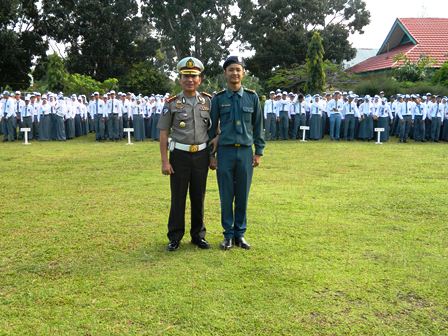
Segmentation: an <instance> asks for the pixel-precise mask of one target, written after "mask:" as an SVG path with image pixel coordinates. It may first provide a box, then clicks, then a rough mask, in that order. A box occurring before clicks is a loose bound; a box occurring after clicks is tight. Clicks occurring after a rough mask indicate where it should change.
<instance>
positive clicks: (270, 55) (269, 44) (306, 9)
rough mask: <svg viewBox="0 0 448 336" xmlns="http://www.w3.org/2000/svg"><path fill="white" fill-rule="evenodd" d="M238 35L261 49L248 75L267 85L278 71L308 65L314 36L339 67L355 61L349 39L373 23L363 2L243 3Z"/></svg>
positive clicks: (281, 0)
mask: <svg viewBox="0 0 448 336" xmlns="http://www.w3.org/2000/svg"><path fill="white" fill-rule="evenodd" d="M238 3H239V7H240V15H239V16H238V19H236V20H235V25H236V26H235V27H236V28H235V29H236V31H237V32H238V34H240V35H241V37H242V38H243V39H244V40H245V41H247V43H246V44H245V45H244V46H245V47H246V48H252V49H255V51H256V53H255V55H254V56H253V57H252V58H251V59H250V60H249V61H248V69H249V70H251V71H252V73H253V74H254V75H256V76H258V77H260V78H261V79H266V78H269V77H270V74H271V71H272V70H273V69H275V68H276V67H288V66H290V65H291V64H303V63H304V62H305V59H306V50H307V45H308V42H309V41H310V40H311V37H312V34H313V32H314V31H319V32H320V33H321V36H322V39H323V46H324V50H325V57H326V58H327V59H329V60H332V61H333V62H336V63H341V62H342V61H343V60H345V59H351V58H353V57H354V55H355V51H354V49H353V48H352V47H351V45H350V43H349V42H348V40H347V38H348V36H349V34H350V33H354V32H360V33H362V32H363V31H362V29H363V27H364V26H365V25H367V24H368V23H369V17H370V13H369V11H367V10H366V5H365V2H364V1H363V0H313V1H306V0H259V1H257V2H256V3H255V2H253V1H252V0H239V1H238Z"/></svg>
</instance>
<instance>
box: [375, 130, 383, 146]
mask: <svg viewBox="0 0 448 336" xmlns="http://www.w3.org/2000/svg"><path fill="white" fill-rule="evenodd" d="M375 132H377V134H378V137H377V141H376V142H375V144H376V145H382V144H383V143H382V142H381V140H380V137H381V132H384V128H379V127H377V128H375Z"/></svg>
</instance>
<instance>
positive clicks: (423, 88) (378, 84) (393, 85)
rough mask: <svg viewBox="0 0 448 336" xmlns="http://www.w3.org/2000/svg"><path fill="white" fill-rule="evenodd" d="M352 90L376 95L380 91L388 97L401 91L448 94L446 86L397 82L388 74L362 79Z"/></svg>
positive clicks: (404, 92) (362, 93) (422, 93)
mask: <svg viewBox="0 0 448 336" xmlns="http://www.w3.org/2000/svg"><path fill="white" fill-rule="evenodd" d="M353 91H354V92H356V93H357V94H359V95H366V94H368V95H371V96H372V95H376V94H378V93H379V92H380V91H384V94H385V95H386V96H387V97H389V96H391V95H394V94H397V93H402V94H412V93H418V94H420V95H424V94H426V93H428V92H431V93H433V94H437V95H443V96H448V87H447V86H444V85H441V84H433V83H431V82H399V81H397V80H396V79H393V78H392V77H388V76H377V77H372V78H369V79H362V80H361V81H360V82H359V83H358V84H357V85H355V86H354V88H353Z"/></svg>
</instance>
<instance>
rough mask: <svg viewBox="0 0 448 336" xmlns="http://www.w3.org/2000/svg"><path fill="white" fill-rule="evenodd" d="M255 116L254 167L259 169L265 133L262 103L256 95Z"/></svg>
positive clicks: (253, 121) (253, 120)
mask: <svg viewBox="0 0 448 336" xmlns="http://www.w3.org/2000/svg"><path fill="white" fill-rule="evenodd" d="M253 99H254V115H253V118H252V125H253V137H254V145H255V155H254V159H253V163H252V165H253V166H254V167H257V166H258V165H259V164H260V160H261V156H263V150H264V147H265V141H264V133H263V113H262V111H261V108H260V101H259V100H258V96H257V95H256V94H255V95H254V98H253Z"/></svg>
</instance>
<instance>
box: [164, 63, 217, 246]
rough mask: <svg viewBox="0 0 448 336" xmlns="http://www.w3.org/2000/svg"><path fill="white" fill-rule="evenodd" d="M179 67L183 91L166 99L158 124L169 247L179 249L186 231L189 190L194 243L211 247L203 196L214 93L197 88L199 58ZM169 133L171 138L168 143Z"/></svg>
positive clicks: (208, 160) (199, 70)
mask: <svg viewBox="0 0 448 336" xmlns="http://www.w3.org/2000/svg"><path fill="white" fill-rule="evenodd" d="M177 69H178V71H179V74H180V85H181V87H182V92H181V93H179V94H178V95H176V96H174V97H171V98H169V99H167V100H166V102H165V106H164V107H163V111H162V115H161V117H160V119H159V123H158V126H157V127H158V128H159V129H160V155H161V158H162V173H163V174H164V175H170V187H171V209H170V215H169V220H168V239H169V244H168V246H167V250H168V251H175V250H177V249H178V248H179V245H180V241H181V240H182V237H183V235H184V233H185V202H186V198H187V191H189V194H190V203H191V230H190V235H191V242H192V243H193V244H195V245H197V246H198V247H199V248H201V249H208V248H209V247H210V245H209V243H208V242H207V241H206V240H205V232H206V230H205V225H204V199H205V188H206V183H207V175H208V167H209V162H210V157H209V155H210V154H209V153H210V152H209V148H208V140H209V138H208V134H207V132H208V129H209V128H210V126H211V124H210V105H211V103H210V98H211V96H210V95H208V94H206V93H199V92H198V91H197V89H198V87H199V85H200V84H201V81H202V77H201V73H202V71H203V70H204V66H203V64H202V62H201V61H200V60H198V59H196V58H194V57H186V58H184V59H182V60H181V61H180V62H179V63H178V64H177ZM168 136H170V137H171V139H170V141H169V142H168V140H169V139H168ZM168 149H169V151H170V155H169V159H168V154H167V151H168Z"/></svg>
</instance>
